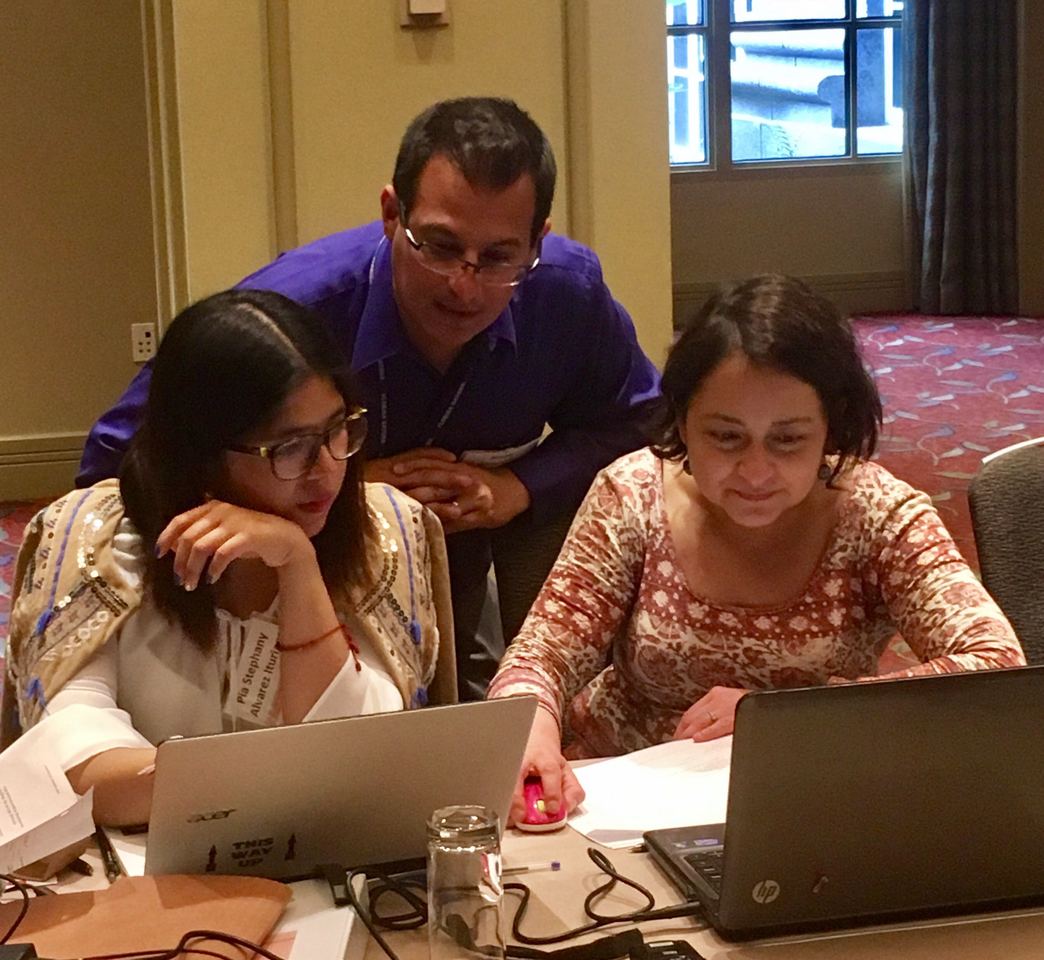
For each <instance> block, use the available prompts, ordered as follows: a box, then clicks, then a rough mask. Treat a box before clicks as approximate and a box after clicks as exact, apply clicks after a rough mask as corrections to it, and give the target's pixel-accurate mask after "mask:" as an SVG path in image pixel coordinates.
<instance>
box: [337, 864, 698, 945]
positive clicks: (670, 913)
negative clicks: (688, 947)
mask: <svg viewBox="0 0 1044 960" xmlns="http://www.w3.org/2000/svg"><path fill="white" fill-rule="evenodd" d="M587 855H588V857H590V858H591V860H592V861H593V862H594V864H595V865H596V866H597V867H598V868H599V869H600V870H601V871H602V872H603V873H606V874H608V879H607V880H606V881H605V883H603V884H601V885H600V886H599V887H597V888H596V889H595V890H593V891H592V892H591V893H589V894H588V895H587V897H586V898H585V899H584V913H585V914H586V915H587V916H588V917H590V918H591V922H590V923H588V924H584V925H583V926H581V927H576V928H575V929H573V930H566V931H563V932H561V933H556V934H552V935H550V936H545V937H534V936H530V935H528V934H525V933H523V932H522V930H521V927H522V921H523V919H524V918H525V914H526V910H527V908H528V906H529V899H530V896H531V895H532V891H531V890H530V889H529V887H528V886H526V885H525V884H524V883H507V884H505V885H504V889H505V890H506V891H509V892H511V893H518V894H520V895H521V902H520V904H519V906H518V909H517V910H516V911H515V916H514V918H513V919H512V922H511V934H512V936H513V937H514V939H515V940H517V941H518V942H519V943H521V944H528V945H529V946H528V947H526V946H521V947H520V946H514V945H509V946H508V947H507V950H506V953H507V956H508V957H509V958H511V960H547V958H556V960H599V958H601V960H611V958H614V957H620V956H626V955H629V954H631V955H633V954H634V953H636V952H638V947H640V945H641V944H642V943H643V940H642V937H641V934H640V933H638V931H626V932H624V933H622V934H618V935H617V936H616V937H614V938H611V939H612V941H613V942H612V943H606V942H605V941H599V942H597V943H594V944H587V945H584V946H582V947H574V948H570V949H567V950H558V951H546V950H534V949H530V948H531V947H535V946H547V945H549V944H553V943H564V942H565V941H566V940H572V939H573V938H574V937H579V936H582V935H583V934H585V933H590V932H591V931H592V930H598V929H601V928H602V927H608V926H610V925H612V924H615V923H643V922H645V921H646V920H664V919H672V918H676V917H697V916H701V915H702V914H703V908H702V907H701V906H700V905H699V904H697V903H684V904H678V905H676V906H672V907H661V908H660V909H656V899H655V897H653V895H652V893H650V892H649V891H648V890H647V889H646V888H645V887H643V886H642V885H641V884H640V883H638V881H637V880H632V879H630V878H629V877H625V876H624V875H623V874H621V873H620V872H619V871H618V870H617V869H616V868H615V867H614V866H613V864H612V861H610V859H609V858H608V857H607V856H606V855H605V854H604V853H602V851H601V850H598V849H596V848H595V847H588V848H587ZM357 875H366V876H367V878H370V879H374V880H377V881H378V882H377V884H375V885H371V887H370V897H371V899H370V903H371V909H367V908H366V906H365V905H364V904H363V903H361V902H360V900H359V897H358V895H357V893H356V890H355V886H354V884H353V883H352V880H353V879H354V878H355V876H357ZM420 877H421V875H419V874H416V875H412V876H411V875H407V876H405V877H395V876H390V875H387V874H383V873H379V872H375V871H373V870H372V869H370V870H366V869H360V870H354V871H352V873H350V874H349V876H348V898H349V900H350V902H351V905H352V908H353V909H354V910H355V912H356V914H357V916H358V917H359V918H360V919H361V920H362V922H363V924H365V926H366V929H367V930H368V931H369V932H370V935H371V936H372V937H373V938H374V940H376V941H377V943H378V944H379V945H380V947H381V949H382V950H383V951H384V952H385V953H386V954H387V955H388V957H389V958H390V960H399V958H398V955H397V954H396V953H395V951H394V950H392V948H391V947H390V946H389V945H388V942H387V941H386V940H385V939H384V937H383V936H381V933H380V929H379V927H382V926H383V927H384V928H385V929H392V930H412V929H416V928H417V927H421V926H423V925H424V924H425V923H426V922H427V919H428V904H427V899H426V897H425V895H424V894H425V891H426V888H425V885H424V882H423V880H422V879H420ZM618 883H622V884H623V885H624V886H627V887H630V888H631V889H633V890H636V891H637V892H638V893H640V894H641V895H642V897H643V899H644V900H645V906H644V907H642V908H641V909H639V910H631V911H628V912H627V913H621V914H603V913H598V912H597V911H596V909H595V908H596V906H597V903H598V901H599V900H601V899H602V898H603V897H605V896H607V895H608V894H609V893H610V892H611V891H612V890H613V889H614V888H615V887H616V885H617V884H618ZM418 890H419V891H421V893H420V894H418V893H417V892H416V891H418ZM391 893H394V894H396V895H398V896H399V897H401V898H402V900H403V901H404V902H405V903H406V904H407V905H408V906H409V907H410V908H412V909H408V910H406V911H403V912H399V913H396V914H393V915H391V916H387V917H386V916H382V915H380V914H379V912H378V911H377V910H376V909H375V907H376V904H377V903H378V902H379V900H380V898H382V897H384V896H386V895H388V894H391ZM462 926H464V925H463V924H462ZM465 933H466V931H465V930H458V931H455V935H457V936H459V937H460V938H463V937H464V934H465ZM462 942H463V940H462ZM470 946H471V949H473V950H474V951H475V952H477V953H482V952H483V947H482V946H481V945H477V944H474V943H471V944H470Z"/></svg>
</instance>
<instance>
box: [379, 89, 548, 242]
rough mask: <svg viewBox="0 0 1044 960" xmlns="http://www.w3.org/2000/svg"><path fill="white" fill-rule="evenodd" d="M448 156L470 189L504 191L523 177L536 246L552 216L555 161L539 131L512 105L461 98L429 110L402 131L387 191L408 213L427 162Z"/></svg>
mask: <svg viewBox="0 0 1044 960" xmlns="http://www.w3.org/2000/svg"><path fill="white" fill-rule="evenodd" d="M436 154H443V155H445V156H447V157H448V158H449V159H450V160H452V161H453V163H454V164H455V165H456V167H457V168H458V169H459V170H460V172H461V173H463V174H464V178H465V179H466V180H467V181H468V183H471V184H473V185H475V186H481V187H491V188H493V189H497V190H503V189H505V188H507V187H510V186H511V184H513V183H514V182H515V181H516V180H518V178H519V177H521V176H522V175H523V174H527V173H528V174H529V175H530V176H531V177H532V178H533V185H534V187H535V188H536V207H535V209H534V211H533V225H532V231H531V236H530V240H531V242H533V243H535V242H536V240H537V238H538V237H539V236H540V231H541V230H542V229H543V228H544V222H545V221H546V220H547V218H548V217H549V216H550V214H551V201H552V199H553V198H554V195H555V175H556V171H555V156H554V154H553V153H552V151H551V144H550V143H548V141H547V137H545V136H544V133H543V131H542V130H541V129H540V127H538V126H537V125H536V123H534V122H533V119H532V117H530V116H529V114H528V113H526V112H525V111H524V110H523V109H521V108H520V107H519V106H518V104H516V103H515V102H514V101H513V100H503V99H500V98H498V97H462V98H460V99H459V100H442V101H440V102H439V103H436V104H434V105H433V106H430V107H428V109H427V110H425V111H424V112H423V113H422V114H421V115H420V116H418V117H416V118H415V119H414V120H413V121H412V122H411V123H410V125H409V126H408V127H407V128H406V133H405V134H403V137H402V143H401V144H399V153H398V156H397V157H396V158H395V173H394V174H393V176H392V186H393V187H394V188H395V195H396V197H398V199H399V203H401V204H402V206H403V207H404V208H405V210H406V211H407V213H408V212H409V211H410V210H411V209H412V208H413V202H414V200H415V199H416V197H417V184H418V183H419V182H420V177H421V173H422V172H423V170H424V168H425V166H427V164H428V161H429V160H430V159H431V158H432V157H433V156H435V155H436Z"/></svg>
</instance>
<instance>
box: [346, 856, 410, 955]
mask: <svg viewBox="0 0 1044 960" xmlns="http://www.w3.org/2000/svg"><path fill="white" fill-rule="evenodd" d="M357 876H362V877H367V878H369V877H373V878H374V879H376V880H379V881H380V882H381V883H383V884H384V885H385V886H384V887H376V888H374V889H371V891H370V899H371V903H376V902H377V901H378V900H379V899H380V897H381V896H382V895H383V894H385V893H388V892H394V893H397V894H398V895H399V896H400V897H402V899H403V900H405V901H406V902H407V903H408V904H410V905H411V906H412V907H413V909H414V913H412V914H409V913H403V914H395V915H394V916H392V917H389V918H388V929H390V930H413V929H416V928H417V927H420V926H423V925H424V924H425V923H427V922H428V903H427V900H426V899H421V898H420V897H418V896H417V895H416V894H415V893H414V892H413V890H412V889H411V887H418V888H420V889H424V890H426V889H427V887H426V885H425V884H423V883H421V882H420V881H415V880H410V879H405V880H399V879H396V878H395V877H394V876H390V875H388V874H385V873H381V872H380V871H375V870H373V869H372V868H371V869H370V870H369V871H367V869H366V868H365V867H363V868H360V869H358V870H352V871H351V872H350V873H349V874H348V900H349V902H350V904H351V907H352V909H353V910H354V911H355V915H356V916H357V917H358V918H359V919H360V920H362V922H363V924H364V925H365V927H366V929H367V930H368V931H369V933H370V936H371V937H373V939H374V940H376V941H377V944H378V946H379V947H380V948H381V949H382V950H383V951H384V952H385V953H386V954H387V955H388V957H389V958H390V960H399V957H398V955H397V954H396V953H395V951H394V950H392V948H391V947H390V946H388V941H387V940H385V939H384V937H382V936H381V932H380V930H378V928H377V922H376V920H375V915H374V914H373V913H372V912H371V911H370V909H368V908H367V907H365V906H363V904H362V903H361V902H360V900H359V897H358V896H357V895H356V892H355V886H354V885H353V883H352V881H353V880H354V879H355V878H356V877H357Z"/></svg>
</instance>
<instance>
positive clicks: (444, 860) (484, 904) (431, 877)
mask: <svg viewBox="0 0 1044 960" xmlns="http://www.w3.org/2000/svg"><path fill="white" fill-rule="evenodd" d="M503 896H504V888H503V884H502V882H501V876H500V821H499V818H498V817H497V814H496V813H495V812H494V811H492V810H489V809H487V808H486V807H480V806H474V805H471V806H454V807H442V808H440V809H438V810H436V811H435V812H434V813H433V814H432V815H431V819H430V820H429V821H428V946H429V949H430V952H431V960H461V958H469V960H480V958H481V960H504V934H503V926H502V900H503Z"/></svg>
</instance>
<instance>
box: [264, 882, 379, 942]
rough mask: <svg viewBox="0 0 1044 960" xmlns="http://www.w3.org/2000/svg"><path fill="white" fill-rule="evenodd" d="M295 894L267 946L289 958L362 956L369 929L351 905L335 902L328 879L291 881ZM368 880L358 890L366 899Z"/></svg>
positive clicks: (359, 884) (359, 885)
mask: <svg viewBox="0 0 1044 960" xmlns="http://www.w3.org/2000/svg"><path fill="white" fill-rule="evenodd" d="M289 886H290V890H291V892H292V894H293V896H292V897H291V900H290V902H289V903H288V904H287V906H286V910H285V911H284V913H283V916H282V917H280V919H279V923H278V925H277V926H276V928H275V930H273V931H272V934H271V936H270V937H269V938H268V940H266V941H265V944H264V945H265V947H266V948H267V949H268V950H270V951H271V952H272V953H275V954H278V955H279V956H281V957H285V958H286V960H362V957H363V954H364V953H365V952H366V942H367V938H368V937H369V933H368V932H367V930H366V927H365V925H364V924H363V922H362V921H361V920H360V919H359V917H358V915H357V914H356V912H355V911H354V910H353V909H352V908H351V907H337V906H334V903H333V898H332V895H331V893H330V885H329V884H328V883H327V882H326V881H325V880H299V881H297V882H296V883H291V884H289ZM364 887H365V880H364V879H363V878H362V877H359V878H357V880H356V894H357V895H360V896H362V898H363V899H362V902H363V903H366V898H365V889H364Z"/></svg>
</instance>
